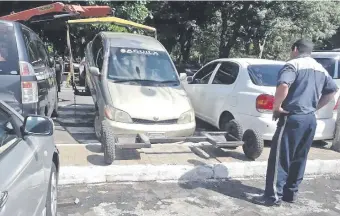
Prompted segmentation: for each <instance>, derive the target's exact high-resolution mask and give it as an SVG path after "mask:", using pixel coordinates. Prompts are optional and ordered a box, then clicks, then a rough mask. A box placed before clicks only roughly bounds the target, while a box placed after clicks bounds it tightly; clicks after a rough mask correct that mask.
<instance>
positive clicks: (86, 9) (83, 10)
mask: <svg viewBox="0 0 340 216" xmlns="http://www.w3.org/2000/svg"><path fill="white" fill-rule="evenodd" d="M112 14H113V11H112V9H111V7H110V6H80V5H69V4H63V3H61V2H56V3H53V4H48V5H43V6H40V7H36V8H32V9H29V10H24V11H20V12H17V13H11V14H9V15H6V16H2V17H0V19H2V20H8V21H30V22H36V21H38V22H39V21H48V20H50V19H58V18H62V17H76V18H86V17H106V16H110V15H112ZM44 16H46V19H42V20H41V18H42V17H44ZM38 17H39V18H40V19H39V18H38ZM37 19H39V20H37Z"/></svg>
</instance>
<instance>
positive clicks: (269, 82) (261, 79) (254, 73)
mask: <svg viewBox="0 0 340 216" xmlns="http://www.w3.org/2000/svg"><path fill="white" fill-rule="evenodd" d="M283 66H284V64H253V65H249V66H248V72H249V76H250V79H251V81H252V82H253V83H254V84H255V85H258V86H276V84H277V78H278V74H279V71H280V70H281V69H282V68H283Z"/></svg>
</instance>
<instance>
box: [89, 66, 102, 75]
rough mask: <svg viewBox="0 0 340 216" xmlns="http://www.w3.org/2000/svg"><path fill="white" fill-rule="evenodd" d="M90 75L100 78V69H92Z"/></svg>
mask: <svg viewBox="0 0 340 216" xmlns="http://www.w3.org/2000/svg"><path fill="white" fill-rule="evenodd" d="M90 73H91V74H92V75H93V76H100V72H99V68H97V67H90Z"/></svg>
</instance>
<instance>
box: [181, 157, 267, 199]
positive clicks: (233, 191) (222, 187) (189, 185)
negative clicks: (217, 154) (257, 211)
mask: <svg viewBox="0 0 340 216" xmlns="http://www.w3.org/2000/svg"><path fill="white" fill-rule="evenodd" d="M188 162H189V163H191V164H193V165H194V166H195V167H196V168H194V169H193V170H191V171H189V172H187V173H185V174H184V175H183V176H181V177H180V179H179V183H178V185H179V186H180V187H181V188H184V189H188V190H193V189H196V188H204V189H206V190H211V191H215V192H217V193H220V194H223V195H226V196H229V197H233V198H236V199H240V200H244V201H247V202H250V203H252V204H253V202H252V197H253V195H254V194H262V193H263V192H264V191H263V190H262V189H259V188H256V187H252V186H248V185H245V184H243V183H242V182H241V181H239V180H226V181H220V182H216V183H214V184H211V183H210V182H202V181H195V182H192V181H190V182H188V180H190V179H192V177H193V176H197V175H204V167H207V166H209V165H208V164H206V163H203V162H201V161H197V160H188ZM219 166H220V167H219V170H220V171H219V172H221V170H222V172H225V173H226V175H228V168H227V167H225V166H223V165H222V164H220V165H219Z"/></svg>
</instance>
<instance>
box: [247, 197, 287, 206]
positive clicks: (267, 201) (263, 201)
mask: <svg viewBox="0 0 340 216" xmlns="http://www.w3.org/2000/svg"><path fill="white" fill-rule="evenodd" d="M252 201H253V203H255V204H259V205H263V206H281V203H282V201H281V200H275V199H273V198H271V197H267V196H265V195H262V196H257V197H254V198H253V199H252Z"/></svg>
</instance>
